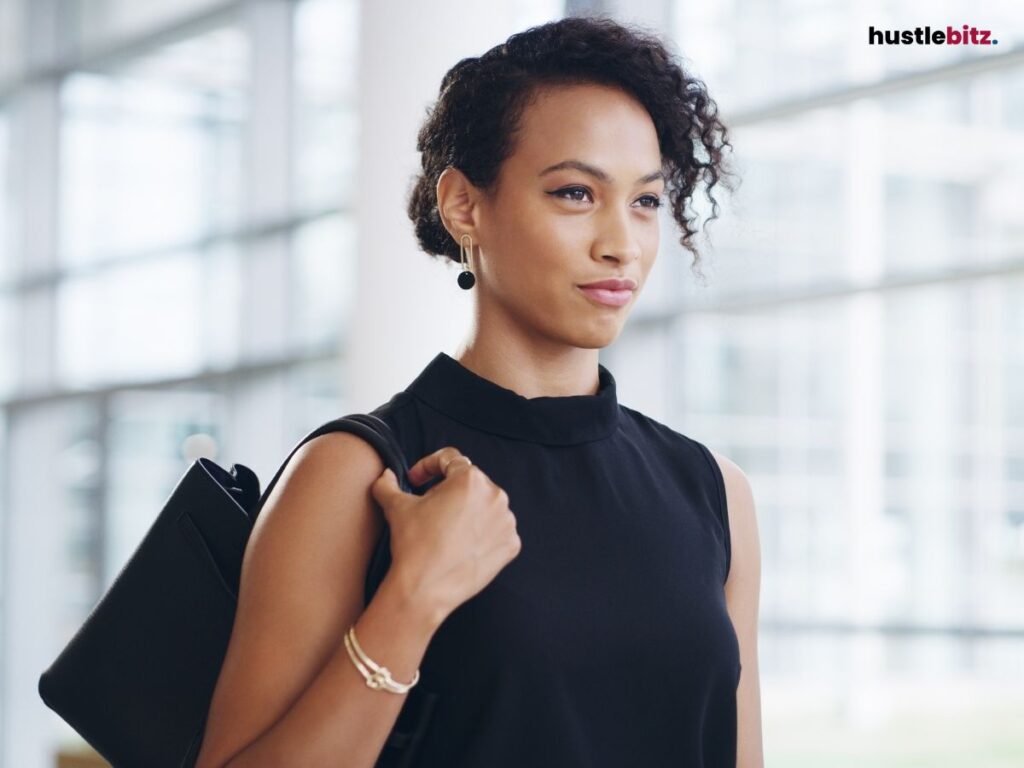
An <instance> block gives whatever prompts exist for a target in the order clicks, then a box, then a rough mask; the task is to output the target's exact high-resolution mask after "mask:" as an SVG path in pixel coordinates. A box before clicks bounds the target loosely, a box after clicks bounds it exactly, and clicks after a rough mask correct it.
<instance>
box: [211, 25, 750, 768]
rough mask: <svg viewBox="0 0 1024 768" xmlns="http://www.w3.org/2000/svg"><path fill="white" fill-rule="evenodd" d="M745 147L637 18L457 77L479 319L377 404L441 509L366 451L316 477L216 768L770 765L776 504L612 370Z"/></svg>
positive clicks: (457, 142)
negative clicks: (697, 212)
mask: <svg viewBox="0 0 1024 768" xmlns="http://www.w3.org/2000/svg"><path fill="white" fill-rule="evenodd" d="M726 137H727V131H726V129H725V127H724V126H723V125H722V124H721V123H720V122H718V120H717V119H716V107H715V105H714V102H713V101H712V100H711V99H710V98H709V97H708V95H707V93H706V91H705V90H704V88H703V86H702V84H701V83H700V82H699V81H697V80H694V79H692V78H690V77H689V76H687V75H686V74H685V73H684V72H683V71H682V69H681V68H680V67H679V66H678V65H677V64H676V63H675V62H674V60H673V59H672V57H671V56H670V55H669V53H668V52H667V51H666V50H665V48H664V46H663V44H662V43H661V42H660V41H659V40H658V39H657V38H656V37H654V36H650V35H648V34H647V33H643V32H640V31H637V30H634V29H630V28H627V27H624V26H621V25H619V24H616V23H615V22H613V21H610V20H608V19H602V18H567V19H563V20H561V21H558V22H554V23H551V24H546V25H543V26H540V27H535V28H532V29H529V30H527V31H525V32H523V33H521V34H518V35H514V36H512V37H511V38H509V40H508V41H507V42H506V43H504V44H503V45H499V46H497V47H495V48H494V49H492V50H490V51H488V52H487V53H485V54H484V55H483V56H481V57H479V58H471V59H464V60H462V61H460V62H459V63H458V64H456V65H455V66H454V67H453V68H452V69H451V70H450V71H449V72H448V73H447V75H446V76H445V78H444V80H443V82H442V84H441V91H440V96H439V99H438V102H437V104H436V105H435V107H434V108H433V110H432V111H431V113H430V114H429V116H428V118H427V120H426V122H425V124H424V125H423V127H422V129H421V131H420V134H419V143H418V149H419V151H420V152H421V153H422V163H423V172H422V174H421V175H420V177H419V178H418V180H417V183H416V186H415V188H414V190H413V192H412V195H411V197H410V199H409V207H408V211H409V215H410V217H411V219H412V221H413V223H414V224H415V229H416V235H417V237H418V239H419V242H420V245H421V246H422V248H423V250H424V251H425V252H427V253H428V254H433V255H435V256H440V257H445V258H448V259H451V260H453V261H458V262H460V263H461V264H462V272H461V273H460V275H459V278H458V282H459V285H460V286H462V287H463V288H466V289H468V290H473V291H475V296H476V304H475V317H474V324H473V327H472V329H471V330H470V332H469V334H468V336H467V338H466V340H465V342H464V343H463V345H462V347H461V349H460V351H459V352H458V354H457V355H456V356H455V357H452V356H449V355H447V354H445V353H443V352H441V353H439V354H438V355H437V356H436V357H434V359H433V360H432V361H431V362H430V364H429V365H428V366H427V367H426V368H425V369H424V370H423V371H422V372H421V373H420V374H419V375H418V376H417V377H416V379H415V380H414V381H413V382H412V383H411V384H410V385H409V386H408V387H407V388H406V389H405V390H403V391H402V392H400V393H398V394H396V395H395V396H394V397H393V398H392V399H391V400H390V401H388V402H387V403H385V404H384V405H382V406H381V407H380V408H378V409H377V410H376V413H377V414H378V415H380V416H381V417H382V418H383V419H384V420H385V421H386V422H387V423H388V424H389V426H390V427H391V428H392V430H393V431H394V433H395V434H396V436H397V437H398V439H399V441H400V442H401V444H402V447H403V450H404V451H405V454H406V456H409V457H419V460H418V461H417V462H416V463H415V464H414V465H413V466H412V467H411V470H410V480H411V482H412V483H413V484H414V485H416V486H417V489H416V490H417V493H415V494H408V493H404V492H402V491H401V490H400V489H399V487H398V485H397V483H396V480H395V477H394V476H393V475H392V474H391V473H390V472H382V469H383V464H382V463H381V460H380V459H379V458H378V456H377V454H376V452H375V451H374V450H373V449H372V448H370V447H369V446H368V445H367V444H365V443H363V442H362V441H361V440H360V439H359V438H356V437H354V436H352V435H349V434H346V433H334V434H330V435H324V436H322V437H319V438H316V439H315V440H311V441H309V442H308V443H306V445H304V446H303V448H302V449H300V450H299V451H298V452H297V453H296V454H295V458H294V459H293V460H292V461H291V462H290V463H289V464H290V465H289V466H288V467H287V468H286V469H285V472H284V473H283V474H282V476H281V479H280V480H279V482H278V485H277V486H276V488H275V490H274V493H273V495H272V496H271V497H270V498H269V499H268V500H267V502H266V505H265V509H264V511H263V512H262V514H261V515H260V517H259V519H258V523H257V526H256V530H254V532H253V534H252V538H251V539H250V542H251V543H250V545H249V547H248V550H247V552H246V556H245V563H244V566H243V571H242V584H241V591H240V595H239V603H238V613H237V615H236V620H235V627H234V631H233V634H232V638H231V642H230V645H229V648H228V652H227V657H226V659H225V663H224V667H223V669H222V671H221V675H220V679H219V680H218V683H217V688H216V691H215V693H214V697H213V702H212V705H211V710H210V717H209V721H208V726H207V731H206V734H205V740H204V743H203V748H202V752H201V754H200V757H199V761H198V765H199V766H201V767H202V768H206V767H207V766H222V765H230V766H278V765H296V766H305V765H310V766H319V765H324V766H327V765H345V766H352V767H365V768H369V766H373V765H375V764H377V765H384V764H402V765H408V766H443V767H444V768H471V767H472V768H475V767H479V768H506V767H508V768H512V767H513V766H514V767H515V768H523V767H529V768H538V767H541V766H552V767H556V766H557V767H558V768H573V767H576V766H578V767H579V768H583V767H584V766H585V767H586V768H595V767H598V768H600V767H604V766H607V768H623V767H625V766H629V767H632V766H645V767H647V766H650V767H660V766H689V767H697V766H704V767H705V768H726V766H728V767H729V768H732V766H740V768H758V767H759V766H762V764H763V758H762V746H761V723H760V693H759V684H758V666H757V634H756V628H757V612H758V592H759V580H760V561H759V545H758V535H757V527H756V521H755V515H754V505H753V500H752V497H751V492H750V486H749V484H748V482H747V480H746V478H745V477H744V475H743V473H742V472H741V471H740V469H739V468H738V467H737V466H736V465H735V464H733V463H732V462H731V461H729V460H728V459H726V458H724V457H722V456H720V455H718V454H714V453H713V452H711V451H710V450H708V449H707V448H706V447H705V446H703V445H702V444H701V443H699V442H697V441H695V440H693V439H691V438H689V437H687V436H684V435H682V434H680V433H678V432H676V431H674V430H672V429H670V428H668V427H666V426H664V425H662V424H660V423H658V422H656V421H654V420H653V419H650V418H648V417H646V416H644V415H643V414H641V413H639V412H637V411H635V410H633V409H631V408H627V407H625V406H622V405H620V404H619V403H618V401H617V398H616V390H615V381H614V378H613V377H612V374H611V373H610V371H608V369H607V368H605V367H604V366H602V365H599V363H598V350H599V349H600V348H602V347H605V346H607V345H608V344H610V343H611V342H613V341H614V340H615V338H616V337H617V336H618V334H619V332H620V331H621V329H622V327H623V325H624V323H625V320H626V317H627V315H628V313H629V311H630V309H631V308H632V306H633V304H634V303H635V302H636V300H637V296H638V295H639V293H640V291H641V290H642V288H643V286H644V284H645V282H646V279H647V276H648V274H649V272H650V269H651V267H652V265H653V264H654V259H655V255H656V252H657V249H658V241H659V237H658V207H659V206H660V205H661V204H662V201H663V200H664V199H665V197H666V196H667V198H668V201H669V202H670V203H671V210H672V215H673V217H674V219H675V221H676V222H677V223H678V224H679V225H680V227H681V229H682V230H683V237H682V240H681V242H682V244H683V245H684V246H685V247H686V248H688V249H689V250H690V251H691V252H692V253H694V255H695V256H698V254H697V252H696V250H695V249H694V248H693V246H692V244H691V242H690V238H691V236H692V235H693V234H694V232H695V230H693V229H691V227H690V222H689V220H688V210H687V202H688V200H689V199H690V198H691V197H692V194H693V191H694V188H695V186H696V183H697V182H698V180H699V179H701V178H703V179H704V180H705V181H706V182H708V190H709V192H708V194H709V197H710V187H711V186H713V185H714V184H715V183H716V182H718V181H719V179H720V178H721V177H722V176H723V175H724V174H723V162H722V150H723V149H724V147H726V146H730V145H729V143H728V141H727V140H726ZM697 147H699V149H700V150H702V152H703V153H704V155H705V156H706V157H705V158H704V160H702V159H701V158H698V157H697V155H696V152H695V149H696V148H697ZM712 201H713V198H712ZM715 212H717V204H716V211H715ZM695 263H696V260H695ZM340 467H344V468H345V471H344V472H340V471H338V469H339V468H340ZM385 521H386V522H387V524H388V525H389V526H390V535H391V544H390V547H391V549H390V554H391V567H390V569H389V570H388V572H387V575H386V576H385V578H384V581H383V582H382V583H381V585H380V587H379V588H378V589H377V590H376V592H375V594H374V596H373V599H372V600H371V601H370V603H369V605H367V606H366V607H365V609H364V607H363V603H362V598H363V587H364V579H365V574H366V569H367V564H368V562H369V559H370V556H371V553H372V551H373V547H374V544H375V542H376V541H377V540H378V537H379V536H380V535H381V533H382V531H383V530H384V528H383V526H384V523H385ZM374 663H375V664H377V665H383V666H384V667H385V669H384V670H380V671H379V672H378V673H376V674H374V673H373V669H374ZM389 734H391V735H392V738H391V739H390V740H389V739H388V737H389ZM403 739H405V740H407V741H411V744H409V743H407V744H405V745H404V747H403V744H401V743H400V742H401V741H402V740H403ZM402 759H404V760H405V762H402V763H399V762H398V761H399V760H402ZM388 761H392V762H388Z"/></svg>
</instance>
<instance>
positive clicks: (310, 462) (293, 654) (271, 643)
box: [198, 432, 384, 765]
mask: <svg viewBox="0 0 1024 768" xmlns="http://www.w3.org/2000/svg"><path fill="white" fill-rule="evenodd" d="M383 470H384V463H383V461H382V459H381V458H380V456H379V454H378V453H377V451H376V449H374V448H373V446H371V445H370V444H369V443H367V442H365V441H364V440H363V439H362V438H360V437H357V436H356V435H353V434H351V433H347V432H331V433H328V434H325V435H320V436H318V437H316V438H313V439H312V440H309V441H307V442H306V443H304V444H303V445H302V446H301V447H300V448H299V449H298V450H297V451H296V452H295V454H294V455H293V456H292V458H291V459H290V460H289V461H288V463H287V465H286V466H285V468H284V470H283V471H282V472H281V476H280V478H279V479H278V481H277V484H276V485H275V486H274V489H273V492H272V493H271V494H270V496H269V497H268V498H267V500H266V502H265V503H264V506H263V509H262V510H261V512H260V515H259V517H258V518H257V519H256V523H255V525H254V527H253V531H252V534H251V535H250V537H249V542H248V544H247V546H246V550H245V556H244V558H243V562H242V574H241V582H240V587H239V594H238V607H237V609H236V613H235V621H234V625H233V628H232V633H231V638H230V641H229V643H228V649H227V652H226V655H225V659H224V663H223V665H222V667H221V671H220V676H219V677H218V680H217V685H216V687H215V689H214V693H213V698H212V700H211V704H210V714H209V718H208V722H207V730H206V733H205V735H204V740H203V746H202V750H201V752H200V755H199V760H198V764H202V765H221V764H223V763H224V762H227V760H228V759H230V758H231V757H232V756H234V755H235V754H237V753H238V752H239V751H240V750H242V749H243V748H245V747H246V746H247V745H248V744H250V743H251V742H253V741H255V740H256V739H257V738H258V737H259V736H260V735H261V734H262V733H263V732H264V731H266V730H267V729H268V728H270V727H271V726H272V725H273V724H274V723H275V722H276V721H277V720H278V719H279V718H280V717H281V716H282V715H284V713H285V712H287V711H288V709H289V708H290V707H291V705H292V704H293V703H294V702H295V701H296V700H297V699H298V698H299V696H300V695H301V693H302V692H303V691H304V690H305V689H306V687H307V686H308V685H309V683H310V682H312V680H313V678H314V677H315V676H316V673H317V671H318V670H319V669H320V668H321V667H322V666H323V665H324V663H326V661H327V660H328V658H329V657H330V656H331V654H332V653H333V652H334V650H335V649H336V648H337V647H338V645H339V644H340V643H341V642H342V635H343V633H344V632H345V630H346V629H347V627H348V625H349V624H350V623H352V622H354V621H355V620H356V619H357V618H358V616H359V614H361V613H362V610H363V590H364V587H365V583H364V582H365V575H366V569H367V567H368V565H369V560H370V557H371V556H372V554H373V548H374V546H375V544H376V542H377V540H378V538H379V536H380V535H381V534H382V533H383V526H384V519H383V515H382V514H381V512H380V510H379V507H378V505H377V504H376V502H375V501H374V499H373V495H372V492H371V486H372V484H373V482H374V481H375V480H376V479H377V478H378V477H379V476H380V474H381V472H383Z"/></svg>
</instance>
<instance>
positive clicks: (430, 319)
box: [343, 0, 523, 411]
mask: <svg viewBox="0 0 1024 768" xmlns="http://www.w3.org/2000/svg"><path fill="white" fill-rule="evenodd" d="M516 6H517V4H516V3H497V4H495V3H476V2H470V1H469V0H439V1H438V2H429V3H420V2H409V1H406V2H402V0H379V2H373V3H364V4H363V5H362V7H361V10H360V13H361V21H360V27H361V28H360V36H359V40H360V48H361V50H360V58H359V66H360V96H359V110H360V116H361V128H360V139H359V163H360V165H359V171H358V172H359V179H360V183H359V190H358V192H357V194H356V199H355V208H356V221H357V228H358V236H357V243H358V246H357V247H358V253H359V275H358V278H357V294H358V295H357V298H356V305H355V314H356V316H355V318H354V322H353V325H352V334H351V336H350V337H349V343H348V345H347V346H348V349H346V350H344V352H343V354H345V356H346V357H347V358H348V363H349V364H348V365H346V366H345V368H346V370H347V372H348V376H349V381H348V382H347V383H346V387H345V388H346V390H347V392H348V393H349V395H350V399H349V405H350V410H352V411H355V410H367V409H370V408H373V407H375V406H377V405H379V404H380V403H382V402H384V401H386V400H387V399H388V398H390V397H391V395H392V394H394V393H395V392H397V391H399V390H401V389H403V388H404V387H405V386H406V385H407V384H408V383H409V382H410V381H411V380H412V378H413V377H414V376H415V375H416V374H417V373H418V372H419V371H420V370H421V369H422V368H423V366H424V365H426V364H427V363H428V362H429V361H430V359H431V358H432V357H433V356H434V355H435V354H437V352H438V351H441V350H444V351H446V352H448V353H449V354H451V353H452V352H453V351H454V350H455V348H456V347H457V346H458V344H459V342H460V341H461V340H462V338H463V337H464V336H465V333H466V330H467V328H468V327H469V322H470V318H471V310H472V300H473V296H472V293H473V292H472V290H470V291H464V290H462V289H461V288H459V287H458V285H457V284H456V282H455V279H456V275H457V274H458V271H459V270H458V268H457V265H456V264H454V263H450V266H449V267H447V268H446V265H445V264H443V263H440V262H437V261H435V260H433V259H431V258H430V257H429V256H427V255H426V254H424V253H423V252H421V251H420V250H419V248H418V245H417V242H416V238H415V235H414V232H413V225H412V222H411V221H410V220H409V219H408V217H407V216H406V213H405V204H406V196H407V193H408V191H409V190H410V188H411V185H412V178H413V175H414V174H415V173H416V172H418V170H419V168H420V160H419V153H418V152H417V151H416V133H417V131H418V129H419V126H420V123H421V122H422V120H423V119H424V117H425V114H426V108H427V107H428V106H429V105H430V104H432V103H433V101H434V99H436V97H437V94H438V88H439V86H440V84H441V78H442V77H443V76H444V73H445V72H446V71H447V70H448V69H449V68H451V67H452V66H453V65H454V64H455V63H457V62H458V61H459V60H460V59H462V58H465V57H467V56H479V55H480V54H482V53H484V52H485V51H486V50H488V49H489V48H491V47H492V46H494V45H496V44H498V43H501V42H503V41H504V40H505V39H506V38H507V37H508V36H509V35H510V34H512V33H513V32H517V31H520V28H521V27H520V25H521V24H522V22H523V16H522V14H521V13H520V12H519V11H520V9H517V7H516ZM395 19H401V23H399V24H396V23H395Z"/></svg>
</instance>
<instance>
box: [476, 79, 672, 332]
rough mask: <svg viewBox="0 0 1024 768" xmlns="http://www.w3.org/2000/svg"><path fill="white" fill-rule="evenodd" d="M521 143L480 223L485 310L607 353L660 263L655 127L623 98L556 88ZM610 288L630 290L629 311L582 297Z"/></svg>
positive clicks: (614, 92)
mask: <svg viewBox="0 0 1024 768" xmlns="http://www.w3.org/2000/svg"><path fill="white" fill-rule="evenodd" d="M514 141H515V149H514V152H513V154H512V155H511V156H510V157H509V158H508V159H507V160H506V161H505V162H504V163H503V164H502V167H501V172H500V174H499V178H498V185H497V189H496V192H495V194H494V196H493V197H491V198H486V197H484V198H481V200H480V208H479V211H478V216H477V217H476V220H477V234H476V237H475V241H476V243H478V244H479V245H481V246H482V248H483V254H484V255H483V259H479V258H478V259H476V260H475V261H474V266H475V267H476V271H477V289H478V290H479V291H480V294H479V295H478V297H477V300H478V302H480V307H479V309H480V311H483V312H496V313H497V315H498V317H497V318H491V319H492V320H497V319H499V318H500V319H502V320H505V321H509V322H514V323H516V325H517V326H518V330H519V331H521V332H525V333H527V334H529V335H531V336H533V335H539V336H541V337H543V338H544V339H545V340H546V341H550V342H555V343H560V344H566V345H572V346H576V347H583V348H589V349H593V348H599V347H605V346H607V345H608V344H610V343H611V342H612V341H614V339H615V338H616V337H617V336H618V334H619V332H620V331H621V329H622V326H623V324H624V323H625V321H626V317H627V315H628V314H629V312H630V311H631V310H632V308H633V305H634V303H635V302H636V299H637V296H638V295H639V293H640V290H641V289H642V288H643V286H644V283H645V281H646V280H647V274H648V273H649V272H650V270H651V267H652V266H653V265H654V260H655V257H656V255H657V250H658V235H659V232H658V209H657V207H656V205H657V203H658V200H659V199H660V197H661V195H662V193H663V191H664V179H663V178H662V176H661V174H660V170H661V152H660V148H659V145H658V137H657V133H656V132H655V129H654V123H653V122H652V121H651V118H650V115H649V114H648V113H647V111H646V110H645V109H644V108H643V106H641V105H640V104H639V103H638V102H637V101H635V100H634V99H633V98H632V97H631V96H629V95H627V94H626V93H624V92H623V91H620V90H618V89H615V88H611V87H606V86H601V85H573V86H561V87H557V88H551V89H548V90H545V91H543V92H542V93H541V94H540V95H539V96H538V97H537V99H536V100H535V101H534V102H533V103H531V104H530V105H529V106H528V107H527V108H526V111H525V113H524V115H523V119H522V123H521V129H520V131H519V133H518V134H517V136H516V137H515V139H514ZM588 169H589V170H588ZM608 278H627V279H632V280H634V281H635V283H636V290H634V291H632V292H631V293H630V294H628V301H627V302H626V303H625V304H623V305H622V306H611V305H607V304H602V303H600V302H598V301H596V300H595V299H594V298H592V297H590V296H588V294H587V293H585V292H584V291H583V290H581V289H580V287H579V286H580V285H583V284H586V283H592V282H595V281H598V280H604V279H608ZM506 330H512V329H506Z"/></svg>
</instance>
